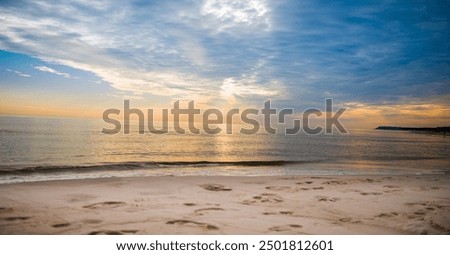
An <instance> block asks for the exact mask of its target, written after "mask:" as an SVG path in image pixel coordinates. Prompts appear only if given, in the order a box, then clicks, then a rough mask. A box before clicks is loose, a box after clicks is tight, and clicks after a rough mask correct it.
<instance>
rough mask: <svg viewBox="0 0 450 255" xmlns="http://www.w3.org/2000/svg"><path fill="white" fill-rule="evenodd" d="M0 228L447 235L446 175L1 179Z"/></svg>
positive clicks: (449, 185)
mask: <svg viewBox="0 0 450 255" xmlns="http://www.w3.org/2000/svg"><path fill="white" fill-rule="evenodd" d="M0 233H1V234H450V176H449V175H428V176H330V177H325V176H324V177H305V176H272V177H224V176H216V177H209V176H203V177H192V176H191V177H171V176H165V177H145V178H109V179H86V180H67V181H47V182H34V183H19V184H4V185H0Z"/></svg>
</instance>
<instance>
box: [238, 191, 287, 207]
mask: <svg viewBox="0 0 450 255" xmlns="http://www.w3.org/2000/svg"><path fill="white" fill-rule="evenodd" d="M283 201H284V200H283V198H282V197H280V196H278V195H276V194H272V193H263V194H261V195H259V196H254V197H253V199H249V200H245V201H244V202H243V204H245V205H249V204H254V203H257V202H261V203H280V202H283Z"/></svg>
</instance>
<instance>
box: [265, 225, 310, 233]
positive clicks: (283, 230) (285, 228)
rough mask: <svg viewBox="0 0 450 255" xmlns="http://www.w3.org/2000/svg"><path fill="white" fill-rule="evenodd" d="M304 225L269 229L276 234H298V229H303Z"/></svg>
mask: <svg viewBox="0 0 450 255" xmlns="http://www.w3.org/2000/svg"><path fill="white" fill-rule="evenodd" d="M302 227H303V226H302V225H299V224H288V225H283V226H274V227H271V228H269V231H275V232H297V231H298V229H300V228H302Z"/></svg>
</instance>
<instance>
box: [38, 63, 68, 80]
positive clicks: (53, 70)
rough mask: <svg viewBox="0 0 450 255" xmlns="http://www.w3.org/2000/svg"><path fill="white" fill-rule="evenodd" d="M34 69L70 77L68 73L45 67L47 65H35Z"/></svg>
mask: <svg viewBox="0 0 450 255" xmlns="http://www.w3.org/2000/svg"><path fill="white" fill-rule="evenodd" d="M34 69H36V70H39V71H41V72H47V73H52V74H56V75H60V76H63V77H66V78H70V77H71V76H70V74H68V73H63V72H59V71H56V70H55V69H53V68H50V67H47V66H35V67H34Z"/></svg>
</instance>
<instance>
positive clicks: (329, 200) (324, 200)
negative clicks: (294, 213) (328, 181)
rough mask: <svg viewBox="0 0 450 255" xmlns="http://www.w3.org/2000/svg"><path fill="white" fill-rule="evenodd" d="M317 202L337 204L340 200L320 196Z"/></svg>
mask: <svg viewBox="0 0 450 255" xmlns="http://www.w3.org/2000/svg"><path fill="white" fill-rule="evenodd" d="M317 200H318V201H319V202H336V201H339V200H340V199H339V198H337V197H324V196H318V197H317Z"/></svg>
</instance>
